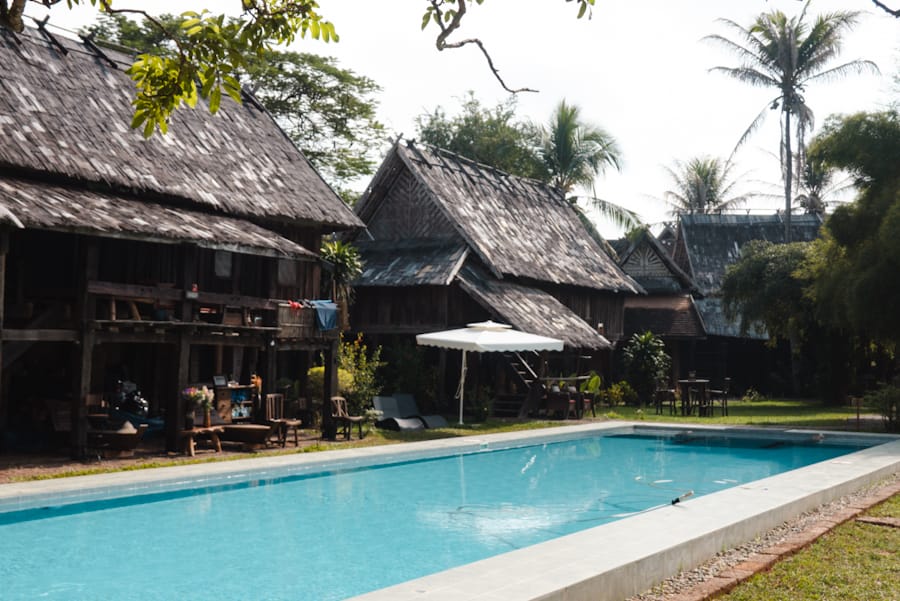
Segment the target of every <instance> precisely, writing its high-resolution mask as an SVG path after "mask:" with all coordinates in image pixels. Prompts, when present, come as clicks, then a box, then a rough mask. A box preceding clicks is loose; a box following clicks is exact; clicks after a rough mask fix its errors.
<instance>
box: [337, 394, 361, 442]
mask: <svg viewBox="0 0 900 601" xmlns="http://www.w3.org/2000/svg"><path fill="white" fill-rule="evenodd" d="M331 417H332V419H334V420H335V421H337V423H338V426H339V427H341V428H342V429H343V432H344V439H345V440H350V430H351V428H352V427H353V424H356V427H357V428H358V430H359V439H360V440H362V438H363V431H362V427H363V423H365V421H366V418H364V417H363V416H361V415H350V414H349V413H348V412H347V399H345V398H344V397H342V396H333V397H331Z"/></svg>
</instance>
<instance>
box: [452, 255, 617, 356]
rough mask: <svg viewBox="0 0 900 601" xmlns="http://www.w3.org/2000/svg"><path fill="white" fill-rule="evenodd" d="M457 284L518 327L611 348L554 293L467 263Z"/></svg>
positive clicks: (583, 344) (575, 344) (577, 345)
mask: <svg viewBox="0 0 900 601" xmlns="http://www.w3.org/2000/svg"><path fill="white" fill-rule="evenodd" d="M457 280H458V281H459V283H460V287H461V288H462V290H463V291H464V292H466V293H467V294H468V295H469V296H471V297H472V298H473V299H475V301H476V302H478V303H479V304H480V305H481V306H483V307H484V308H485V309H487V310H488V311H489V312H490V313H492V314H493V316H494V317H495V318H496V319H498V320H500V321H503V322H506V323H508V324H510V325H512V326H513V327H514V328H516V329H517V330H522V331H523V332H529V333H531V334H539V335H541V336H549V337H551V338H558V339H562V340H563V342H564V343H565V345H566V346H567V347H569V348H574V349H579V348H581V349H611V348H612V344H610V342H609V341H608V340H607V339H606V338H604V337H603V336H602V335H600V333H598V332H597V330H595V329H593V328H591V326H589V325H588V324H587V322H586V321H584V320H583V319H581V318H580V317H578V315H576V314H575V313H574V312H572V310H571V309H569V308H568V307H566V306H565V305H563V304H562V303H561V302H559V301H558V300H556V299H555V298H554V297H553V296H551V295H549V294H547V293H546V292H543V291H541V290H538V289H536V288H531V287H528V286H523V285H520V284H514V283H512V282H504V281H501V280H497V279H495V278H493V277H491V276H490V275H488V274H486V273H484V272H483V271H481V270H480V269H478V268H476V267H474V266H472V265H468V264H467V265H466V266H465V267H463V269H462V270H461V271H460V273H459V275H458V276H457Z"/></svg>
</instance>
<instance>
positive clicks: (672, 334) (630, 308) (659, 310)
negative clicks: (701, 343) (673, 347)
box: [625, 294, 706, 339]
mask: <svg viewBox="0 0 900 601" xmlns="http://www.w3.org/2000/svg"><path fill="white" fill-rule="evenodd" d="M647 331H650V332H653V333H654V334H656V335H657V336H662V337H663V338H667V339H697V338H705V337H706V332H705V330H704V327H703V321H702V320H701V319H700V314H699V313H698V311H697V308H696V306H694V300H693V299H692V298H691V296H690V295H689V294H681V295H660V296H657V295H653V296H635V297H631V298H627V299H625V337H626V338H630V337H631V336H632V334H636V333H637V334H643V333H644V332H647Z"/></svg>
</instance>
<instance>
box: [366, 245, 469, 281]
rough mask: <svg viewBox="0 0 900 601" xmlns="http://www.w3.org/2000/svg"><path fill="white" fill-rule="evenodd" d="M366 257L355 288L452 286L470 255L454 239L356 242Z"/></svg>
mask: <svg viewBox="0 0 900 601" xmlns="http://www.w3.org/2000/svg"><path fill="white" fill-rule="evenodd" d="M354 244H355V245H356V247H357V248H358V249H359V252H360V255H361V256H363V257H365V260H364V263H363V271H362V274H361V275H360V276H359V278H357V279H356V281H354V282H353V285H354V286H449V285H450V283H451V282H452V281H453V278H455V277H456V274H457V273H458V272H459V269H460V268H461V267H462V264H463V262H464V261H465V258H466V257H467V256H468V254H469V250H468V247H467V246H466V245H465V244H464V243H462V242H461V241H453V240H386V241H384V240H381V241H356V242H354Z"/></svg>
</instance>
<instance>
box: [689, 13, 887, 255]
mask: <svg viewBox="0 0 900 601" xmlns="http://www.w3.org/2000/svg"><path fill="white" fill-rule="evenodd" d="M808 7H809V0H807V2H806V4H804V5H803V10H802V11H801V12H800V15H799V16H798V17H794V18H788V17H787V16H786V15H785V14H784V13H783V12H781V11H777V10H776V11H772V12H768V13H763V14H761V15H759V16H758V17H757V18H756V21H755V22H754V23H753V24H752V25H751V26H750V27H749V28H744V27H742V26H741V25H739V24H737V23H735V22H734V21H731V20H729V19H720V21H721V22H722V23H724V24H725V25H726V26H727V27H729V28H731V29H733V30H734V31H735V33H736V34H737V35H738V37H739V38H740V40H741V41H740V42H735V41H732V40H730V39H728V38H726V37H723V36H720V35H711V36H707V39H710V40H712V41H715V42H719V43H722V44H724V45H725V47H726V48H729V49H731V50H732V51H734V53H735V54H736V55H737V56H738V58H739V59H741V63H742V64H741V66H739V67H714V68H713V69H712V70H713V71H721V72H723V73H725V74H726V75H730V76H731V77H734V78H735V79H737V80H739V81H743V82H745V83H749V84H750V85H754V86H759V87H764V88H774V89H775V90H777V91H778V95H777V96H775V98H773V99H772V100H770V101H769V102H767V103H766V106H765V108H763V110H762V111H761V112H760V113H759V115H757V116H756V118H755V119H754V120H753V122H752V123H751V124H750V127H748V128H747V130H746V131H745V132H744V134H743V135H742V136H741V139H740V140H739V141H738V144H737V146H736V147H735V150H737V147H740V146H741V145H742V144H743V143H744V142H745V141H746V140H747V138H748V137H749V136H750V134H752V133H753V132H754V131H755V130H756V129H757V128H758V127H759V126H760V124H761V123H762V122H763V120H764V118H765V115H766V112H767V110H769V109H771V110H777V109H781V144H780V146H781V152H780V156H781V168H782V177H783V180H784V203H785V239H786V241H788V242H790V235H791V201H792V197H791V183H792V182H793V160H794V157H793V151H792V142H791V134H792V132H795V133H796V136H797V141H798V144H799V145H800V146H801V147H802V146H803V140H804V138H805V136H806V132H807V131H808V130H810V129H811V128H812V126H813V113H812V111H811V110H810V108H809V106H808V105H807V104H806V99H805V98H804V96H803V94H804V91H805V88H806V85H807V84H808V83H810V82H813V81H825V80H829V79H835V78H837V77H841V76H843V75H847V74H848V73H861V72H864V71H874V72H877V71H878V67H877V66H876V65H875V63H873V62H871V61H866V60H854V61H851V62H848V63H844V64H842V65H839V66H837V67H829V66H828V64H829V63H830V62H831V61H832V59H834V58H835V57H837V55H838V54H839V53H840V50H841V42H842V39H841V38H842V35H843V34H844V33H845V32H847V31H849V30H850V29H852V28H853V26H854V25H855V24H856V22H857V20H858V19H859V15H860V13H859V12H856V11H838V12H833V13H828V14H824V15H820V16H818V17H816V19H815V22H814V23H812V25H810V24H808V23H807V22H805V21H804V17H805V16H806V9H807V8H808Z"/></svg>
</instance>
